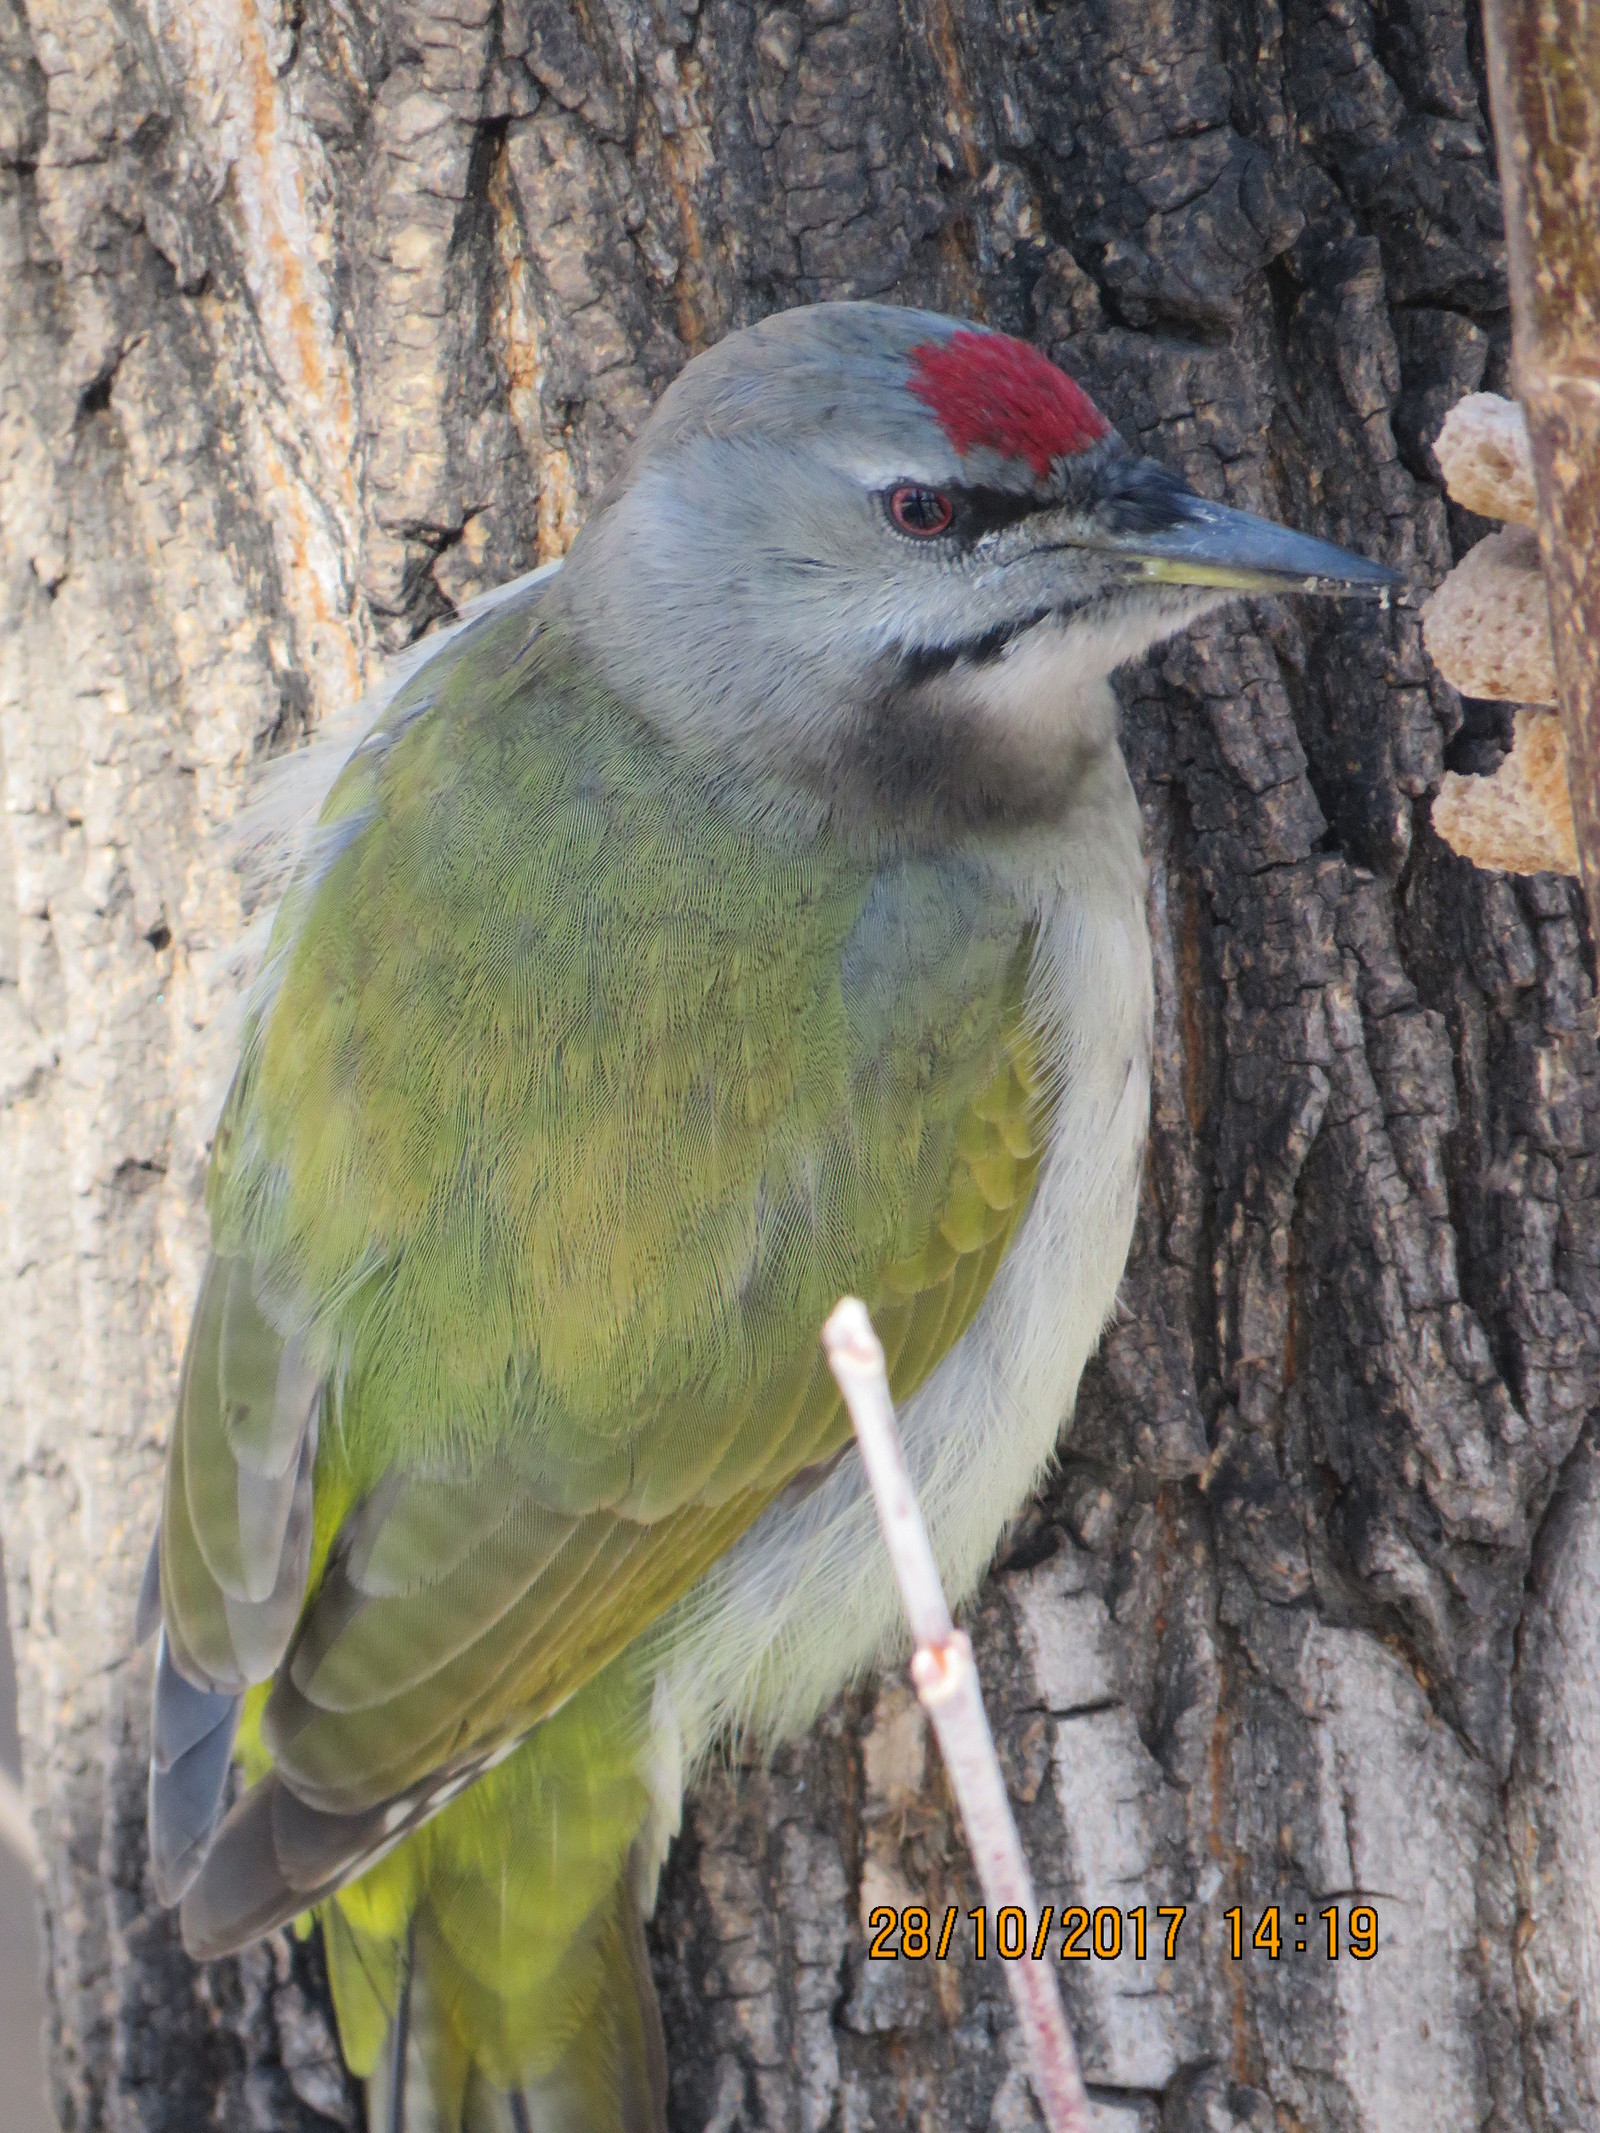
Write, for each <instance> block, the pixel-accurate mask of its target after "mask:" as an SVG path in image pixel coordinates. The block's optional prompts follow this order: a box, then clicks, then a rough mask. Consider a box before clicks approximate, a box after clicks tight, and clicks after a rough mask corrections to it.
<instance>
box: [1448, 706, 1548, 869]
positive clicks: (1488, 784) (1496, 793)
mask: <svg viewBox="0 0 1600 2133" xmlns="http://www.w3.org/2000/svg"><path fill="white" fill-rule="evenodd" d="M1515 724H1516V738H1515V740H1514V742H1513V743H1512V748H1511V753H1510V754H1509V755H1508V756H1507V757H1506V759H1505V761H1504V762H1503V763H1502V764H1501V765H1500V768H1499V769H1498V770H1497V771H1496V772H1495V774H1494V776H1493V777H1492V778H1463V777H1458V776H1457V774H1456V773H1455V772H1454V771H1453V770H1447V771H1446V772H1445V774H1444V783H1443V784H1442V785H1441V786H1440V788H1439V797H1438V798H1437V799H1436V800H1435V801H1434V803H1433V826H1434V828H1435V829H1436V830H1437V831H1438V832H1439V835H1440V836H1441V837H1442V838H1443V839H1444V841H1445V843H1446V844H1448V845H1449V847H1450V849H1451V850H1452V851H1453V852H1459V853H1460V854H1461V856H1462V858H1463V859H1470V860H1471V861H1472V863H1473V865H1474V866H1479V867H1492V868H1494V869H1496V870H1497V871H1498V872H1500V873H1502V874H1576V873H1577V871H1578V840H1577V838H1576V836H1575V835H1574V833H1573V828H1572V797H1571V794H1570V793H1569V792H1568V789H1567V743H1566V739H1565V737H1564V735H1563V734H1562V731H1561V721H1560V719H1559V718H1557V716H1556V714H1555V713H1554V712H1553V711H1527V710H1524V711H1519V712H1518V713H1517V715H1516V721H1515Z"/></svg>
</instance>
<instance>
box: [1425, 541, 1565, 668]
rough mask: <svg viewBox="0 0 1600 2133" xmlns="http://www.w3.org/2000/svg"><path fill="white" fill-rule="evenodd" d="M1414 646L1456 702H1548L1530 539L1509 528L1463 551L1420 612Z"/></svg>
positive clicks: (1550, 656) (1544, 628)
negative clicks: (1423, 649) (1459, 698)
mask: <svg viewBox="0 0 1600 2133" xmlns="http://www.w3.org/2000/svg"><path fill="white" fill-rule="evenodd" d="M1422 641H1423V643H1424V644H1425V645H1426V646H1427V647H1428V652H1429V655H1430V656H1431V658H1432V660H1433V663H1434V665H1435V666H1436V667H1437V668H1438V669H1439V672H1440V673H1441V674H1442V675H1443V676H1444V678H1445V680H1446V681H1448V682H1452V683H1453V684H1454V685H1455V687H1456V688H1458V689H1459V690H1460V691H1461V693H1462V695H1463V696H1492V697H1495V698H1497V699H1499V700H1501V701H1503V702H1506V703H1513V704H1553V703H1554V702H1555V700H1556V669H1555V654H1554V650H1553V648H1552V645H1551V641H1550V604H1549V602H1548V600H1547V599H1546V597H1545V589H1544V573H1543V571H1542V570H1541V569H1540V567H1539V543H1538V540H1537V538H1536V536H1535V535H1533V534H1531V533H1529V532H1527V531H1526V530H1525V529H1524V528H1523V527H1521V526H1509V527H1507V528H1506V529H1505V530H1504V531H1503V532H1500V533H1491V534H1490V535H1489V537H1488V538H1487V540H1482V541H1480V542H1479V543H1478V545H1477V547H1476V548H1470V549H1468V551H1467V553H1466V554H1465V555H1464V556H1463V557H1462V559H1461V561H1460V562H1459V563H1458V564H1457V565H1456V567H1455V569H1454V570H1452V571H1451V573H1450V575H1449V577H1447V578H1446V579H1445V581H1444V583H1443V584H1442V585H1441V586H1440V587H1439V590H1438V591H1437V592H1436V593H1435V594H1434V595H1433V597H1432V598H1431V599H1430V600H1429V601H1428V602H1427V604H1426V605H1425V606H1424V608H1423V610H1422Z"/></svg>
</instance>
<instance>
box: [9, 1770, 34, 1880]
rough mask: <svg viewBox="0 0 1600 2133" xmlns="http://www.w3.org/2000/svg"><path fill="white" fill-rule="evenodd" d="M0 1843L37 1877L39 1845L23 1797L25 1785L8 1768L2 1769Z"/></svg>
mask: <svg viewBox="0 0 1600 2133" xmlns="http://www.w3.org/2000/svg"><path fill="white" fill-rule="evenodd" d="M0 1846H3V1847H4V1848H5V1849H6V1850H7V1851H8V1852H11V1853H13V1854H14V1855H15V1856H16V1857H17V1858H18V1859H20V1860H21V1861H22V1864H23V1865H24V1866H25V1867H26V1868H27V1869H28V1872H29V1873H30V1874H32V1875H33V1876H34V1877H35V1878H37V1876H38V1873H39V1847H38V1845H37V1844H36V1843H35V1842H34V1836H33V1823H32V1822H31V1821H30V1820H29V1817H28V1809H27V1806H26V1803H25V1802H24V1800H23V1797H22V1788H21V1786H20V1785H18V1783H17V1781H16V1779H15V1778H14V1777H13V1776H12V1775H11V1773H10V1771H9V1770H0Z"/></svg>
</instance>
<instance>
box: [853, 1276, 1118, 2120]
mask: <svg viewBox="0 0 1600 2133" xmlns="http://www.w3.org/2000/svg"><path fill="white" fill-rule="evenodd" d="M822 1345H823V1347H824V1349H825V1350H826V1352H827V1357H828V1367H829V1368H830V1369H831V1370H832V1372H833V1374H834V1377H835V1378H836V1379H837V1381H838V1385H839V1390H840V1392H841V1393H842V1394H843V1395H844V1404H845V1406H846V1407H847V1408H848V1409H849V1410H850V1420H851V1422H852V1423H853V1424H854V1425H855V1432H856V1442H857V1444H859V1445H860V1447H861V1460H862V1464H863V1465H864V1466H865V1467H866V1470H867V1479H868V1481H869V1482H870V1483H871V1484H872V1494H873V1497H874V1500H875V1501H876V1503H877V1506H878V1523H879V1524H880V1525H881V1526H882V1528H883V1540H884V1546H885V1547H886V1548H887V1550H888V1552H889V1561H890V1562H891V1564H892V1565H893V1566H894V1574H895V1581H896V1583H897V1584H898V1585H899V1587H900V1597H901V1599H902V1600H903V1601H904V1603H905V1610H906V1619H907V1621H908V1622H909V1623H910V1624H911V1634H912V1636H913V1637H914V1638H915V1640H916V1646H917V1648H916V1650H915V1651H914V1652H913V1653H912V1655H911V1680H912V1683H913V1685H914V1687H915V1688H916V1692H917V1697H918V1700H919V1701H920V1703H921V1705H922V1708H923V1709H924V1710H925V1711H926V1712H927V1714H928V1716H929V1718H930V1719H931V1720H932V1721H933V1730H934V1732H935V1733H936V1734H937V1735H938V1737H939V1752H940V1754H941V1755H942V1756H943V1757H944V1767H945V1772H946V1775H947V1776H948V1777H949V1780H950V1790H951V1791H952V1792H953V1793H954V1794H955V1799H956V1805H957V1807H959V1808H960V1810H961V1819H962V1821H963V1822H964V1823H965V1824H966V1831H967V1843H968V1845H969V1846H970V1847H971V1851H972V1859H973V1864H974V1865H975V1866H976V1867H977V1870H978V1883H979V1886H980V1887H981V1888H982V1890H983V1895H984V1901H985V1902H986V1903H987V1904H988V1905H989V1907H990V1908H991V1909H992V1910H995V1911H999V1910H1002V1909H1004V1908H1005V1907H1006V1906H1007V1905H1011V1906H1014V1907H1015V1908H1016V1909H1018V1910H1020V1911H1021V1912H1022V1914H1023V1916H1024V1918H1026V1919H1029V1920H1030V1921H1031V1920H1032V1919H1033V1918H1034V1917H1035V1916H1036V1912H1035V1907H1034V1898H1033V1877H1032V1876H1031V1875H1030V1874H1029V1872H1028V1862H1027V1860H1026V1859H1025V1858H1024V1857H1023V1852H1022V1840H1021V1838H1020V1837H1019V1836H1018V1835H1017V1825H1016V1823H1015V1821H1014V1820H1013V1819H1012V1814H1011V1802H1010V1801H1009V1800H1008V1799H1007V1798H1006V1788H1005V1780H1004V1779H1003V1778H1002V1777H1001V1775H1000V1764H999V1761H998V1759H997V1758H996V1756H995V1752H994V1736H993V1735H992V1734H991V1733H990V1731H989V1719H988V1714H987V1713H986V1712H985V1710H984V1708H983V1691H982V1689H981V1688H980V1687H979V1685H978V1669H977V1667H976V1666H975V1665H974V1664H973V1659H972V1645H971V1642H970V1640H969V1639H968V1637H967V1635H966V1633H965V1631H963V1630H959V1629H957V1628H956V1626H955V1624H954V1622H952V1621H951V1619H950V1609H949V1607H948V1605H947V1604H946V1602H945V1596H944V1586H943V1584H942V1583H941V1582H940V1578H939V1566H938V1565H937V1563H935V1561H934V1559H933V1549H932V1548H931V1546H930V1545H929V1542H928V1529H927V1527H926V1526H925V1525H924V1524H923V1522H922V1513H921V1511H920V1510H919V1509H918V1507H917V1497H916V1491H915V1490H914V1489H913V1488H912V1486H911V1476H910V1475H909V1474H908V1473H907V1471H906V1462H905V1454H904V1453H903V1452H902V1450H901V1448H900V1432H899V1431H898V1430H897V1429H896V1428H895V1421H894V1405H893V1402H892V1401H891V1400H890V1397H889V1379H888V1376H887V1373H886V1372H885V1370H884V1363H883V1347H882V1344H881V1343H880V1342H879V1339H878V1336H877V1334H876V1333H875V1332H874V1331H873V1330H872V1320H871V1318H870V1317H869V1316H868V1314H867V1307H866V1305H865V1304H864V1303H861V1302H860V1301H859V1300H858V1299H857V1298H856V1297H854V1296H847V1297H845V1299H844V1300H843V1302H842V1303H840V1304H838V1305H837V1306H836V1307H835V1309H834V1312H833V1316H832V1317H831V1318H830V1319H829V1320H828V1323H827V1324H826V1325H825V1326H824V1327H823V1329H822ZM1005 1973H1006V1981H1007V1983H1008V1984H1009V1985H1010V1987H1011V1997H1012V2000H1013V2001H1014V2003H1015V2005H1016V2010H1017V2021H1018V2023H1019V2025H1020V2027H1021V2030H1022V2035H1023V2040H1024V2043H1025V2044H1026V2047H1027V2053H1028V2072H1029V2075H1030V2076H1031V2078H1032V2081H1033V2092H1034V2095H1035V2096H1036V2097H1037V2098H1038V2101H1039V2108H1040V2110H1041V2112H1042V2113H1043V2114H1044V2121H1045V2124H1046V2125H1047V2126H1048V2127H1049V2128H1050V2133H1089V2099H1088V2097H1087V2096H1086V2095H1085V2094H1084V2088H1083V2081H1082V2078H1081V2076H1080V2075H1079V2072H1078V2055H1077V2053H1076V2052H1075V2051H1074V2050H1073V2048H1072V2032H1071V2031H1070V2030H1069V2029H1068V2028H1067V2018H1066V2015H1065V2013H1064V2012H1063V2010H1062V2006H1061V1996H1060V1994H1059V1993H1058V1992H1057V1990H1056V1987H1055V1981H1054V1979H1053V1978H1052V1977H1051V1975H1050V1972H1049V1970H1048V1969H1046V1967H1045V1966H1044V1964H1043V1963H1042V1962H1039V1963H1036V1962H1034V1961H1033V1960H1032V1958H1031V1957H1029V1956H1026V1955H1025V1956H1024V1957H1023V1959H1022V1960H1021V1961H1020V1962H1015V1963H1007V1964H1006V1965H1005Z"/></svg>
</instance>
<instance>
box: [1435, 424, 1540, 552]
mask: <svg viewBox="0 0 1600 2133" xmlns="http://www.w3.org/2000/svg"><path fill="white" fill-rule="evenodd" d="M1433 456H1434V458H1435V459H1437V460H1438V462H1439V471H1440V473H1441V474H1443V476H1444V485H1445V487H1446V488H1447V489H1448V490H1449V492H1450V494H1451V495H1452V496H1453V497H1454V498H1455V500H1456V502H1457V503H1458V504H1462V505H1464V506H1465V507H1466V509H1467V510H1468V511H1476V512H1478V513H1479V514H1480V515H1481V516H1482V517H1484V518H1503V519H1509V520H1510V521H1511V523H1512V524H1513V525H1515V526H1534V525H1537V524H1538V510H1537V500H1536V497H1535V494H1534V486H1533V452H1532V449H1531V448H1530V446H1529V443H1528V425H1527V423H1526V421H1524V419H1523V414H1522V409H1521V408H1520V407H1519V406H1518V405H1517V403H1516V401H1515V400H1502V399H1501V397H1500V395H1499V394H1498V393H1471V394H1469V395H1468V396H1467V398H1466V399H1465V400H1458V401H1457V402H1456V404H1455V406H1454V407H1453V408H1451V410H1450V412H1449V414H1448V415H1446V416H1445V418H1444V422H1443V424H1442V425H1441V427H1440V430H1439V434H1438V436H1437V437H1436V438H1435V439H1434V441H1433Z"/></svg>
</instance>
